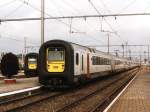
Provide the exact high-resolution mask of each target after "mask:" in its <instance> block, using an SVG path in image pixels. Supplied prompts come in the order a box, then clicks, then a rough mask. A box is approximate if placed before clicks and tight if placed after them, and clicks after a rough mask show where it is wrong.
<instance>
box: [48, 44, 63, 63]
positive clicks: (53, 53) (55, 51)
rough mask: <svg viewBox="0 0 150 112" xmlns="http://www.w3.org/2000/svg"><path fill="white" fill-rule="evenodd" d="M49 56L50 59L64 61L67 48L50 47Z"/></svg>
mask: <svg viewBox="0 0 150 112" xmlns="http://www.w3.org/2000/svg"><path fill="white" fill-rule="evenodd" d="M47 58H48V61H64V60H65V50H64V48H61V47H57V48H53V47H50V48H49V49H48V57H47Z"/></svg>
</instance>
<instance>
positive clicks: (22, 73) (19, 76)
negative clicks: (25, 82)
mask: <svg viewBox="0 0 150 112" xmlns="http://www.w3.org/2000/svg"><path fill="white" fill-rule="evenodd" d="M25 77H26V76H25V74H24V72H19V73H18V74H17V75H14V76H13V78H17V79H19V78H25ZM2 79H5V77H4V76H3V75H2V74H1V73H0V80H2Z"/></svg>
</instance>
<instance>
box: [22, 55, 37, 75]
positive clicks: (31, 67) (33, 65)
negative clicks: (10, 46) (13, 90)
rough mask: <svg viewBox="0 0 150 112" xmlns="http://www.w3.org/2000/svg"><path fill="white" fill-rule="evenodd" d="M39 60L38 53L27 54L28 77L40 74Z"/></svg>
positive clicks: (26, 69) (26, 70) (25, 70)
mask: <svg viewBox="0 0 150 112" xmlns="http://www.w3.org/2000/svg"><path fill="white" fill-rule="evenodd" d="M37 61H38V54H37V53H28V54H27V55H26V56H25V62H24V63H25V65H24V73H25V75H26V77H34V76H37V75H38V72H37Z"/></svg>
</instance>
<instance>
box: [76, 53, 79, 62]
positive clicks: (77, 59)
mask: <svg viewBox="0 0 150 112" xmlns="http://www.w3.org/2000/svg"><path fill="white" fill-rule="evenodd" d="M76 65H79V54H78V53H76Z"/></svg>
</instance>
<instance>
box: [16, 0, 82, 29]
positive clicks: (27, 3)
mask: <svg viewBox="0 0 150 112" xmlns="http://www.w3.org/2000/svg"><path fill="white" fill-rule="evenodd" d="M19 1H20V0H19ZM21 1H22V2H23V3H24V4H26V5H28V6H30V7H31V8H33V9H35V10H37V11H39V12H41V9H38V8H36V7H34V6H33V5H32V4H30V3H29V2H26V1H25V0H21ZM44 14H46V15H47V16H49V17H53V16H52V15H50V14H48V13H46V12H44ZM55 20H56V21H58V22H60V23H62V24H64V25H66V26H68V27H69V26H70V25H69V24H67V23H65V22H63V21H61V20H60V19H55ZM72 28H73V29H74V30H76V31H79V30H78V29H77V28H74V27H72Z"/></svg>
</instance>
